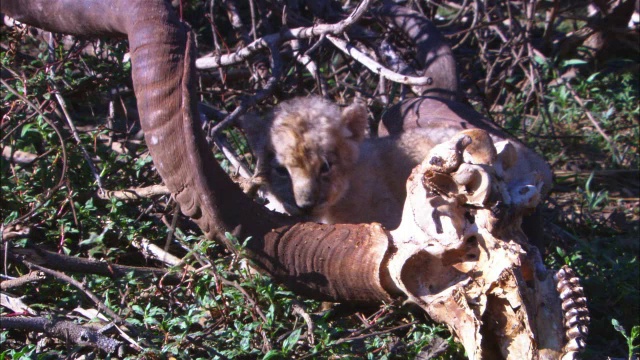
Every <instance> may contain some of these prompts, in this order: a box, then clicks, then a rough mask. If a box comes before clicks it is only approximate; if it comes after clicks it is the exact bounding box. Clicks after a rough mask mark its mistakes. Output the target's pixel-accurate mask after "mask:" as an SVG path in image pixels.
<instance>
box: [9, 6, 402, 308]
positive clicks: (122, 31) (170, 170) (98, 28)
mask: <svg viewBox="0 0 640 360" xmlns="http://www.w3.org/2000/svg"><path fill="white" fill-rule="evenodd" d="M1 4H2V6H1V10H2V12H4V13H6V14H8V15H10V16H12V17H13V18H14V19H16V20H18V21H21V22H23V23H27V24H30V25H34V26H37V27H41V28H44V29H46V30H49V31H55V32H63V33H69V34H75V35H82V36H127V37H128V39H129V45H130V53H131V63H132V77H133V85H134V89H135V94H136V98H137V102H138V109H139V112H140V121H141V125H142V128H143V130H144V132H145V138H146V143H147V146H148V147H149V151H150V153H151V155H152V157H153V162H154V164H155V166H156V168H157V170H158V172H159V173H160V176H161V177H162V179H163V180H164V182H165V183H166V185H167V187H168V188H169V190H170V191H171V193H172V194H173V195H174V196H175V199H176V200H177V201H178V203H179V204H180V208H181V210H182V212H183V213H184V214H185V215H188V216H190V217H191V218H192V219H193V220H194V221H195V222H196V223H197V224H198V226H200V228H201V229H202V230H203V231H204V233H205V234H206V235H207V236H208V237H209V238H216V239H218V240H221V241H227V240H226V239H225V236H224V234H225V232H231V231H234V232H235V233H236V234H237V235H238V236H239V237H242V238H244V237H247V236H252V237H253V240H252V241H249V242H248V245H247V246H248V249H247V250H248V253H249V256H250V257H251V258H252V260H254V262H255V263H257V264H258V265H260V266H261V267H262V268H263V269H264V270H266V271H267V272H268V273H270V275H271V276H272V277H273V278H274V280H276V281H278V282H281V283H284V284H285V285H288V286H290V287H291V288H292V289H294V290H297V291H299V292H301V293H303V294H305V295H307V296H310V297H315V298H320V299H331V300H334V301H338V300H341V301H359V302H379V301H382V300H388V299H389V293H388V292H387V291H386V290H384V288H383V286H382V285H381V284H382V281H381V279H382V278H383V276H382V274H380V272H381V271H380V268H381V264H382V262H383V260H384V256H385V253H386V251H387V245H388V240H387V235H386V233H385V232H384V231H382V230H381V229H380V228H379V227H377V228H376V227H372V226H369V225H359V226H355V225H347V226H343V225H336V226H329V225H312V224H308V225H305V224H299V225H295V226H293V227H283V226H286V225H291V224H292V223H293V222H294V219H291V218H287V217H284V216H281V215H278V214H275V213H271V212H269V211H268V210H266V209H265V208H264V207H262V206H261V205H258V204H256V203H255V202H253V201H252V200H251V199H250V198H248V197H246V196H245V195H244V194H243V193H242V191H241V190H240V188H239V187H238V186H237V185H236V184H234V183H233V182H232V181H231V180H230V179H229V177H228V176H227V174H226V173H225V172H224V171H223V170H222V168H221V167H220V166H219V165H218V163H217V162H216V161H215V159H214V158H213V155H212V153H211V151H210V150H209V147H208V145H207V142H206V140H205V137H204V134H203V132H202V130H201V129H200V124H199V122H198V121H197V120H196V119H198V116H197V114H198V113H197V109H196V102H195V99H194V98H193V97H192V94H194V93H195V91H194V69H195V66H194V64H193V62H194V56H195V49H194V46H193V39H192V34H191V32H190V29H189V28H188V26H187V25H185V24H184V23H183V22H181V21H180V20H179V19H178V17H177V15H176V14H175V12H174V11H173V9H172V8H171V6H170V5H169V3H168V2H167V1H162V0H146V1H134V2H130V1H126V0H112V1H105V0H83V1H79V0H29V1H24V0H5V1H2V3H1ZM273 229H278V230H275V231H273V232H272V230H273ZM265 235H266V236H265ZM354 239H357V242H356V241H355V240H354ZM227 246H228V247H232V245H231V244H229V243H227ZM292 249H295V251H291V250H292ZM354 252H355V253H357V254H359V255H358V256H359V259H367V260H366V261H364V262H363V263H364V265H362V264H361V265H362V266H354V265H353V262H350V261H348V260H347V259H352V257H347V256H344V255H342V257H341V256H340V254H348V253H354ZM339 258H343V259H344V260H340V259H339ZM319 259H324V260H319ZM323 261H326V262H324V263H323Z"/></svg>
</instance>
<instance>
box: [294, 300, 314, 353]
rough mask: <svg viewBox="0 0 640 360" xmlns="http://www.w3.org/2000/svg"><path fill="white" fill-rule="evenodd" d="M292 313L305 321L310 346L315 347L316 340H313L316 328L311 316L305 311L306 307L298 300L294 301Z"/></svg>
mask: <svg viewBox="0 0 640 360" xmlns="http://www.w3.org/2000/svg"><path fill="white" fill-rule="evenodd" d="M292 312H293V313H294V314H296V315H300V317H302V319H304V322H305V323H307V337H308V338H309V344H311V345H315V339H314V338H313V329H314V327H315V326H314V325H313V320H311V316H309V314H308V313H307V312H306V311H304V307H303V306H302V304H300V303H299V302H298V301H297V300H294V302H293V306H292Z"/></svg>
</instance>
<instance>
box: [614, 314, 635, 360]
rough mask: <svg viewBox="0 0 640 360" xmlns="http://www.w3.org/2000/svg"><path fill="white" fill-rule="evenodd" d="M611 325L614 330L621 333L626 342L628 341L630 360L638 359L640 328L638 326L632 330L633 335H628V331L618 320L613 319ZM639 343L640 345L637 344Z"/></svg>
mask: <svg viewBox="0 0 640 360" xmlns="http://www.w3.org/2000/svg"><path fill="white" fill-rule="evenodd" d="M611 325H613V328H614V329H615V330H616V331H617V332H619V333H620V334H621V335H622V336H624V338H625V340H627V347H628V349H629V360H633V359H637V358H638V353H637V352H636V350H638V349H640V341H638V340H640V326H639V325H636V326H634V327H632V328H631V333H630V334H628V335H627V331H626V330H625V329H624V327H622V325H621V324H620V322H619V321H618V320H616V319H611ZM636 342H638V344H636Z"/></svg>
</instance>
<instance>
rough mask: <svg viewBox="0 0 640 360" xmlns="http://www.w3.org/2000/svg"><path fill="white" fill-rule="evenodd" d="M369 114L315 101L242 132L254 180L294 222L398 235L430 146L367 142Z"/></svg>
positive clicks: (402, 138) (357, 107) (283, 109)
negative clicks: (410, 181)
mask: <svg viewBox="0 0 640 360" xmlns="http://www.w3.org/2000/svg"><path fill="white" fill-rule="evenodd" d="M366 126H367V110H366V108H365V106H364V105H363V104H360V103H354V104H352V105H351V106H348V107H346V108H344V109H343V110H341V109H340V108H339V107H338V106H337V105H336V104H334V103H332V102H330V101H328V100H325V99H323V98H320V97H317V96H311V97H304V98H295V99H292V100H289V101H285V102H283V103H282V104H280V106H278V108H276V110H275V112H274V114H273V116H272V117H271V118H268V119H259V118H257V117H252V116H247V117H245V118H244V119H243V127H244V129H245V133H246V135H247V138H248V141H249V144H250V145H251V147H252V149H253V151H254V153H255V155H256V157H257V175H256V176H257V178H258V179H259V180H258V181H263V182H264V183H265V184H266V186H267V187H268V190H269V191H270V192H271V193H272V194H273V195H275V196H276V197H277V198H278V199H279V200H280V201H281V202H282V203H283V205H284V207H285V210H286V211H287V212H289V213H290V214H292V215H306V216H308V217H309V218H310V219H311V220H314V221H318V222H322V223H370V222H379V223H381V224H382V225H384V226H385V227H387V228H389V229H394V228H396V227H397V226H398V225H399V223H400V219H401V216H402V207H403V205H404V199H405V197H406V189H405V186H406V180H407V178H408V177H409V174H410V173H411V170H412V168H413V167H414V166H416V165H417V164H418V163H419V162H420V161H422V160H423V159H424V157H425V156H426V155H427V152H428V150H429V149H431V148H432V147H433V146H434V145H435V143H433V142H432V140H430V139H429V137H428V136H422V134H421V133H420V132H419V131H414V132H410V133H403V134H399V135H397V136H392V137H386V138H375V139H369V138H367V139H365V129H366Z"/></svg>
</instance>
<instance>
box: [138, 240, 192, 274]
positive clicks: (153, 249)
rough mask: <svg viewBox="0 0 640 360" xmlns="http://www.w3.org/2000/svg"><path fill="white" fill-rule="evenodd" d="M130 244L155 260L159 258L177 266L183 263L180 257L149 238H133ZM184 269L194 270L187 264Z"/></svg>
mask: <svg viewBox="0 0 640 360" xmlns="http://www.w3.org/2000/svg"><path fill="white" fill-rule="evenodd" d="M131 245H133V246H135V247H136V248H138V249H140V250H141V251H142V253H143V254H144V255H145V256H147V257H152V258H154V259H156V260H160V261H162V262H163V263H165V264H167V265H168V266H179V265H181V264H182V263H183V261H182V260H181V259H180V258H178V257H177V256H174V255H172V254H170V253H168V252H167V251H165V250H164V249H162V248H161V247H159V246H158V245H155V244H153V243H152V242H151V241H150V240H149V239H144V238H143V239H141V240H139V241H138V240H134V241H132V242H131ZM185 269H187V270H190V271H193V270H195V269H194V268H192V267H191V266H189V265H187V266H185Z"/></svg>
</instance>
